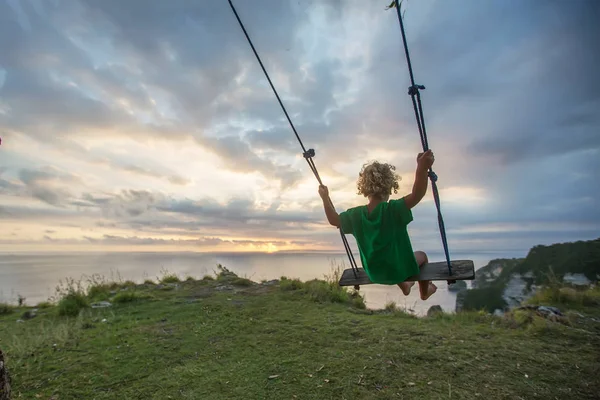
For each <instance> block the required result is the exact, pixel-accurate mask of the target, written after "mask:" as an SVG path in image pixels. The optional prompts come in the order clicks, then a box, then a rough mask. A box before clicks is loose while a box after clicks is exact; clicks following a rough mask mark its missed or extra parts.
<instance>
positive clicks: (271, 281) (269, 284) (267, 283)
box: [261, 279, 279, 286]
mask: <svg viewBox="0 0 600 400" xmlns="http://www.w3.org/2000/svg"><path fill="white" fill-rule="evenodd" d="M278 283H279V279H272V280H270V281H267V282H263V283H261V285H263V286H273V285H277V284H278Z"/></svg>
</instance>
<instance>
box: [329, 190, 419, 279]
mask: <svg viewBox="0 0 600 400" xmlns="http://www.w3.org/2000/svg"><path fill="white" fill-rule="evenodd" d="M412 220H413V216H412V212H411V210H410V209H409V208H408V207H406V204H405V202H404V199H399V200H389V201H388V202H381V203H379V204H378V205H377V206H376V207H375V209H373V211H372V212H371V213H370V214H369V210H368V208H367V206H359V207H354V208H350V209H348V210H346V211H344V212H342V213H341V214H340V222H341V229H342V232H343V233H344V234H353V235H354V237H355V238H356V242H357V244H358V249H359V251H360V258H361V260H362V265H363V268H364V270H365V272H366V273H367V275H368V276H369V279H370V280H371V282H373V283H380V284H397V283H401V282H404V281H405V280H406V278H408V277H410V276H412V275H416V274H418V273H419V266H418V265H417V260H416V259H415V255H414V252H413V249H412V245H411V243H410V239H409V237H408V231H407V225H408V224H409V223H410V222H411V221H412Z"/></svg>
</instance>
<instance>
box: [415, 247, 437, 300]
mask: <svg viewBox="0 0 600 400" xmlns="http://www.w3.org/2000/svg"><path fill="white" fill-rule="evenodd" d="M415 258H416V259H417V264H419V268H422V267H423V265H425V264H427V263H428V262H429V259H428V258H427V254H425V253H424V252H422V251H415ZM436 291H437V286H435V285H434V284H433V283H432V282H431V281H419V293H420V294H421V300H427V299H428V298H429V297H431V295H433V294H434V293H435V292H436Z"/></svg>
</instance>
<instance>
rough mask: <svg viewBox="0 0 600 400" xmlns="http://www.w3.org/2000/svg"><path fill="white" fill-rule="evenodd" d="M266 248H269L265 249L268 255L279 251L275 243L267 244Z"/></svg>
mask: <svg viewBox="0 0 600 400" xmlns="http://www.w3.org/2000/svg"><path fill="white" fill-rule="evenodd" d="M266 247H267V248H266V249H265V251H266V252H267V253H275V252H277V251H279V249H278V248H277V246H275V245H274V244H273V243H267V245H266Z"/></svg>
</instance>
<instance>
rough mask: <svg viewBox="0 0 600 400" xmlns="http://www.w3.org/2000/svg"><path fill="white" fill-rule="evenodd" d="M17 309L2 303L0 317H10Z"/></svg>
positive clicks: (0, 304)
mask: <svg viewBox="0 0 600 400" xmlns="http://www.w3.org/2000/svg"><path fill="white" fill-rule="evenodd" d="M14 309H15V307H14V306H11V305H10V304H6V303H0V315H8V314H10V313H12V312H13V311H14Z"/></svg>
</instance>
